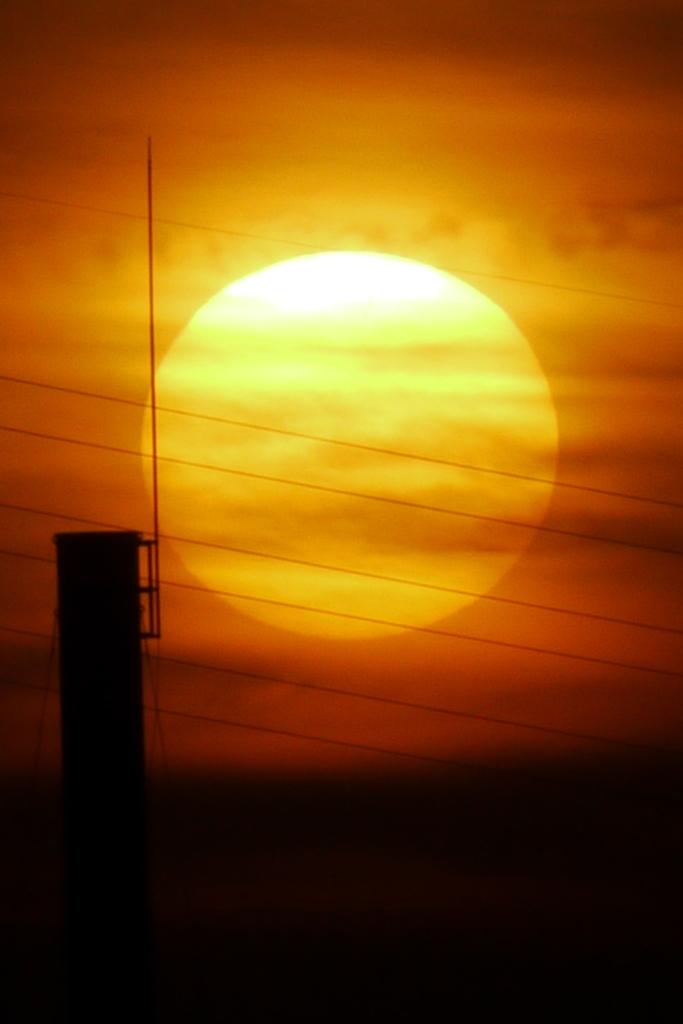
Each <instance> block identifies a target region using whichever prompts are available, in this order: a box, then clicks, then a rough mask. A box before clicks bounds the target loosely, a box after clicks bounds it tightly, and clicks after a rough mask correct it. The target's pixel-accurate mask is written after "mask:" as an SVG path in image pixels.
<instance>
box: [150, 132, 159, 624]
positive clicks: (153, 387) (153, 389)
mask: <svg viewBox="0 0 683 1024" xmlns="http://www.w3.org/2000/svg"><path fill="white" fill-rule="evenodd" d="M147 262H148V285H149V289H148V290H149V374H150V398H151V412H152V501H153V506H154V582H155V583H156V585H157V587H158V586H159V476H158V441H157V382H156V337H155V333H154V219H153V195H152V139H151V137H148V138H147ZM150 596H152V597H153V595H150ZM150 607H151V606H150ZM150 625H151V626H152V632H155V633H160V632H161V612H160V595H159V592H158V591H157V594H156V622H152V623H150Z"/></svg>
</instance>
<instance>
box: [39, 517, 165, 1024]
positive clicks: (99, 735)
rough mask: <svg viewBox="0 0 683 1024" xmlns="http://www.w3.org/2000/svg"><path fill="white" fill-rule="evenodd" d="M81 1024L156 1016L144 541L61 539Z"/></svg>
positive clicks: (68, 861) (70, 934)
mask: <svg viewBox="0 0 683 1024" xmlns="http://www.w3.org/2000/svg"><path fill="white" fill-rule="evenodd" d="M55 543H56V546H57V572H58V594H59V632H60V674H61V711H62V763H63V792H64V850H65V904H66V906H65V944H66V976H67V1006H68V1020H69V1021H70V1022H71V1024H76V1022H77V1024H84V1022H85V1021H87V1022H88V1024H93V1022H94V1021H97V1022H99V1024H101V1022H109V1021H112V1022H113V1021H117V1024H120V1022H121V1021H123V1020H126V1019H128V1018H129V1017H133V1016H134V1017H135V1018H136V1019H138V1020H150V1019H151V1016H152V996H151V971H150V924H149V909H148V891H147V850H146V807H145V764H144V736H143V710H142V637H143V636H144V635H150V634H152V635H154V627H153V626H150V632H148V633H144V632H143V622H142V618H143V612H142V604H143V592H144V591H147V592H148V594H149V608H150V618H152V614H151V613H152V609H153V607H154V603H153V596H154V590H155V588H154V586H153V584H152V581H151V578H150V581H149V586H147V587H141V585H140V568H139V562H140V548H141V546H146V547H147V551H148V555H149V558H148V565H149V566H150V567H151V565H152V559H151V555H150V542H147V541H142V540H141V537H140V534H138V533H136V532H132V531H131V532H107V533H94V532H91V533H64V534H58V535H57V536H56V537H55Z"/></svg>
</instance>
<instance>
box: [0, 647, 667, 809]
mask: <svg viewBox="0 0 683 1024" xmlns="http://www.w3.org/2000/svg"><path fill="white" fill-rule="evenodd" d="M0 628H1V627H0ZM0 683H3V684H6V685H10V686H18V687H20V688H22V689H23V688H26V689H40V690H43V689H44V688H43V687H38V686H36V685H34V684H31V683H15V682H13V681H12V680H7V679H4V678H2V679H0ZM49 692H51V693H55V692H56V691H54V690H51V691H49ZM144 709H145V710H146V711H152V712H155V713H158V714H161V715H169V716H172V717H174V718H184V719H187V720H190V721H196V722H204V723H206V724H208V725H221V726H224V727H227V728H231V729H243V730H245V731H249V732H259V733H265V734H267V735H271V736H281V737H284V738H287V739H296V740H305V741H306V742H310V743H323V744H326V745H328V746H335V747H343V748H346V749H349V750H358V751H362V752H364V753H371V754H379V755H380V756H388V757H398V758H403V759H406V760H411V761H420V762H423V763H426V764H435V765H440V766H442V767H447V768H459V769H463V768H464V769H466V770H468V771H475V772H486V773H491V774H495V775H504V776H507V777H513V778H522V779H528V780H529V781H532V782H540V783H542V784H543V785H550V786H561V787H562V786H570V787H571V788H573V789H576V788H578V789H581V790H589V791H591V792H595V793H605V794H608V795H609V796H616V797H619V798H620V799H627V800H628V799H636V800H652V794H645V793H633V792H626V791H624V790H615V789H612V788H609V787H605V786H596V785H594V784H592V783H586V782H582V781H580V780H576V779H566V778H551V777H550V776H544V775H535V774H534V773H532V772H522V771H519V770H518V769H515V768H502V767H500V766H498V765H487V764H481V763H478V762H472V761H459V760H456V759H455V758H446V757H435V756H434V755H433V754H421V753H419V752H418V751H409V750H396V749H392V748H388V747H378V746H374V745H372V744H369V743H356V742H354V741H352V740H340V739H335V738H333V737H330V736H314V735H312V734H310V733H303V732H298V731H296V730H293V729H278V728H276V727H274V726H267V725H257V724H255V723H253V722H240V721H236V720H234V719H228V718H218V717H216V716H212V715H201V714H198V713H196V712H191V711H178V710H173V709H171V708H161V707H159V708H156V707H155V706H150V705H144ZM677 753H678V752H677ZM662 802H665V803H668V802H669V801H662ZM676 806H678V805H676Z"/></svg>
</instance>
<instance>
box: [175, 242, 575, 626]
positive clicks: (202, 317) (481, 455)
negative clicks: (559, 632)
mask: <svg viewBox="0 0 683 1024" xmlns="http://www.w3.org/2000/svg"><path fill="white" fill-rule="evenodd" d="M157 381H158V393H159V401H160V404H161V406H162V407H165V408H169V407H170V408H172V409H180V410H183V411H185V412H187V413H190V414H194V415H193V416H180V415H167V416H165V417H164V419H163V423H162V428H161V435H160V451H161V453H162V459H163V460H164V461H162V465H161V478H160V482H161V490H162V509H163V511H162V519H163V529H164V532H165V533H167V534H169V535H171V536H172V537H175V538H183V537H194V538H196V537H199V538H201V539H202V540H203V541H204V543H205V545H209V546H202V545H201V544H190V543H187V542H185V541H183V540H182V539H179V540H175V541H173V543H174V545H175V546H177V550H178V553H179V555H180V557H181V558H182V560H183V562H184V564H185V566H186V567H187V568H188V569H189V570H190V572H191V573H192V574H193V575H194V576H196V577H197V579H198V580H199V581H200V582H201V583H202V584H203V585H205V586H206V587H208V588H210V589H212V590H216V591H223V592H227V593H228V595H229V597H228V598H227V599H228V600H230V601H231V603H232V604H233V605H234V606H236V607H238V608H239V609H240V610H241V611H244V612H245V613H246V614H248V615H250V616H254V617H256V618H259V619H261V620H263V621H266V622H269V623H271V624H273V625H276V626H279V627H281V628H284V629H288V630H294V631H296V632H301V633H308V634H317V635H322V636H333V637H348V638H355V637H363V636H374V635H381V634H386V633H392V632H396V631H399V630H400V628H401V626H402V625H405V626H408V627H409V626H414V625H425V624H428V623H432V622H434V621H436V620H439V619H443V618H445V617H446V616H448V615H451V614H452V613H454V612H456V611H457V610H458V609H459V608H461V607H463V606H464V605H466V604H469V603H470V602H471V601H472V600H473V599H474V598H473V596H472V595H476V594H477V593H485V592H486V591H488V590H489V589H490V588H491V587H493V586H494V585H495V583H496V582H497V580H498V579H499V578H500V576H501V575H502V574H503V573H504V572H505V571H506V570H507V569H508V568H509V567H510V566H511V565H512V564H513V562H514V561H515V560H516V558H517V557H518V556H519V554H520V553H521V552H522V551H523V550H524V549H525V548H526V547H527V546H528V544H529V542H530V540H531V538H532V536H533V532H534V531H533V529H530V527H532V528H533V527H534V526H535V525H537V524H538V523H539V522H540V520H541V519H542V517H543V515H544V513H545V510H546V507H547V502H548V499H549V495H550V490H551V485H550V484H549V483H548V482H547V481H549V480H552V476H553V472H554V460H555V453H556V444H557V435H556V425H555V415H554V409H553V403H552V399H551V396H550V393H549V389H548V385H547V382H546V379H545V376H544V374H543V372H542V370H541V368H540V367H539V364H538V362H537V361H536V358H535V356H534V355H533V353H532V351H531V349H530V347H529V345H528V343H527V342H526V340H525V338H524V337H523V336H522V334H521V333H520V332H519V330H518V329H517V328H516V327H515V326H514V324H513V323H512V321H511V320H510V319H509V317H508V316H507V315H506V314H505V313H504V312H503V311H502V310H501V309H500V308H499V307H498V306H496V305H495V304H494V303H493V302H491V301H490V300H489V299H487V298H486V297H485V296H484V295H482V294H481V293H479V292H478V291H476V290H475V289H474V288H472V287H471V286H469V285H467V284H465V283H463V282H462V281H459V280H458V279H456V278H455V277H453V276H452V275H450V274H446V273H444V272H443V271H440V270H436V269H434V268H432V267H429V266H426V265H424V264H421V263H417V262H414V261H412V260H407V259H402V258H399V257H395V256H386V255H380V254H375V253H364V252H358V253H354V252H332V253H321V254H317V255H312V256H302V257H299V258H296V259H292V260H287V261H284V262H281V263H278V264H275V265H274V266H271V267H268V268H266V269H265V270H262V271H259V272H258V273H255V274H251V275H249V276H248V277H245V278H243V279H241V280H239V281H237V282H235V283H233V284H231V285H230V286H228V287H227V288H225V289H224V290H223V291H221V292H219V293H218V294H217V295H215V296H214V297H213V298H212V299H211V300H210V301H209V302H207V303H206V304H205V305H204V306H203V307H202V308H201V309H200V310H199V311H198V312H197V313H196V314H195V316H194V317H193V318H192V319H191V321H190V323H189V324H188V325H187V327H186V328H185V329H184V330H183V331H182V333H181V334H180V336H179V337H178V338H177V339H176V341H175V342H174V344H173V345H172V346H171V348H170V350H169V351H168V353H167V355H166V357H165V359H164V360H163V362H162V364H161V366H160V368H159V371H158V374H157ZM226 420H227V421H229V422H225V421H226ZM407 456H413V457H407ZM166 460H167V461H166ZM190 463H193V464H194V465H189V464H190ZM213 467H216V468H213ZM470 467H471V468H470ZM505 474H511V475H509V476H506V475H505ZM515 474H516V476H515ZM520 476H522V477H535V478H538V479H540V480H541V481H546V482H545V483H543V482H540V483H539V482H537V481H532V480H525V479H519V477H520ZM501 520H507V521H508V522H506V523H503V522H501ZM516 524H520V525H516ZM212 544H213V545H217V547H211V546H210V545H212ZM220 546H224V547H225V548H228V549H229V550H220ZM240 595H243V596H240ZM290 606H299V607H290ZM367 620H372V621H367Z"/></svg>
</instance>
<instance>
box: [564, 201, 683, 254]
mask: <svg viewBox="0 0 683 1024" xmlns="http://www.w3.org/2000/svg"><path fill="white" fill-rule="evenodd" d="M551 237H552V244H553V247H554V248H555V249H556V250H557V251H559V252H560V253H562V254H563V255H567V256H572V255H574V254H575V253H577V252H579V251H581V250H585V249H599V250H605V249H617V248H629V249H635V250H641V251H645V252H647V251H671V250H680V249H681V248H683V197H678V196H676V197H672V198H668V199H645V200H640V201H638V202H633V203H623V204H607V203H591V204H587V205H586V206H584V207H583V208H582V209H580V210H578V211H576V212H575V213H573V214H569V215H568V216H567V217H566V220H563V221H561V222H560V223H559V224H557V225H556V226H555V227H554V228H552V229H551Z"/></svg>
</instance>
